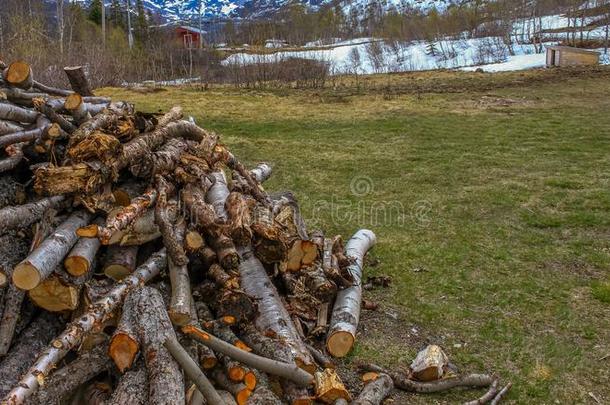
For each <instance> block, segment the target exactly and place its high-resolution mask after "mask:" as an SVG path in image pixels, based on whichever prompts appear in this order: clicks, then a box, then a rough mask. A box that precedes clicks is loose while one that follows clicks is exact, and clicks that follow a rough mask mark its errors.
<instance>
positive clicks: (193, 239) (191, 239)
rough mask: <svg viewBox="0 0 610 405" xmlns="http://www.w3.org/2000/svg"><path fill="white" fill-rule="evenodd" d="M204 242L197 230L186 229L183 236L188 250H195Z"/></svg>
mask: <svg viewBox="0 0 610 405" xmlns="http://www.w3.org/2000/svg"><path fill="white" fill-rule="evenodd" d="M204 244H205V242H204V240H203V237H202V236H201V234H200V233H199V232H196V231H188V232H187V233H186V236H185V245H186V249H187V250H188V251H190V252H196V251H197V250H199V249H200V248H201V247H203V245H204Z"/></svg>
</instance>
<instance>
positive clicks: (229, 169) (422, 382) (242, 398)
mask: <svg viewBox="0 0 610 405" xmlns="http://www.w3.org/2000/svg"><path fill="white" fill-rule="evenodd" d="M0 69H1V70H2V78H1V79H0V94H2V100H0V144H1V146H2V154H3V156H2V157H0V172H1V173H0V182H1V183H2V186H1V187H0V235H1V236H0V239H1V243H0V315H1V318H0V398H4V399H3V402H2V403H3V404H11V405H12V404H25V403H27V404H64V403H82V404H127V403H128V404H149V403H150V404H184V403H188V404H191V405H195V404H205V403H207V404H213V405H215V404H235V403H237V404H240V405H241V404H282V403H292V404H308V403H313V402H314V401H319V402H323V403H337V404H342V403H343V404H345V403H347V402H348V401H352V400H353V403H355V404H378V403H380V402H381V401H383V399H384V398H385V397H386V396H387V395H388V394H389V393H390V391H391V390H392V389H393V387H397V388H400V389H405V390H408V391H413V392H435V391H440V390H442V389H446V388H451V387H454V386H472V387H484V386H489V387H491V388H490V392H492V391H491V390H492V389H493V390H494V391H493V395H491V394H489V393H488V394H486V395H487V396H488V397H489V399H486V400H485V401H483V399H481V400H478V401H479V402H477V403H484V402H486V401H487V400H492V399H494V398H496V397H497V395H499V394H498V391H497V382H494V381H495V379H494V378H492V377H489V376H487V375H470V376H461V377H458V376H455V375H447V374H446V373H445V375H443V370H444V367H445V366H446V364H445V363H446V356H445V357H444V358H443V357H442V356H440V354H438V353H442V351H441V350H440V349H438V350H435V351H433V352H434V353H436V354H434V355H431V354H429V353H428V352H429V351H430V350H431V349H427V351H426V353H428V354H425V355H422V356H421V357H422V358H421V359H419V357H420V356H418V359H419V360H418V363H417V364H419V365H415V366H412V370H411V372H410V373H408V374H402V373H393V372H389V371H386V370H384V369H381V368H379V367H378V366H375V365H367V366H366V367H365V368H366V370H365V371H366V373H365V374H364V375H363V379H364V381H365V382H367V385H366V386H365V389H364V391H362V393H360V394H359V395H356V393H355V392H354V388H355V387H350V388H351V392H350V390H348V389H347V388H346V387H345V386H344V384H343V382H342V381H341V378H340V376H339V375H340V374H341V371H340V370H337V369H336V368H335V365H334V363H333V361H332V360H331V358H332V357H343V356H345V355H347V354H348V353H349V352H350V350H351V349H352V347H353V345H354V341H355V339H356V331H357V328H358V321H359V316H360V307H361V303H362V281H361V279H362V269H363V265H364V256H365V255H366V253H367V251H368V250H369V249H371V248H372V247H373V245H374V244H375V235H374V234H373V232H371V231H369V230H359V231H358V232H356V233H355V234H354V235H353V236H352V237H351V238H350V239H349V240H348V241H347V243H346V244H345V245H344V244H343V241H342V240H341V237H339V236H328V235H325V234H323V233H322V232H320V231H311V230H309V229H307V228H306V226H305V224H304V221H303V219H302V218H301V214H300V211H299V206H298V203H297V201H296V199H295V197H294V195H293V194H292V193H289V192H285V193H268V192H267V191H265V190H264V189H263V187H262V186H261V184H262V183H263V182H264V181H265V180H266V179H267V178H268V177H269V176H270V175H271V171H272V170H271V167H270V166H269V165H268V164H264V163H263V164H259V165H258V166H256V167H255V168H253V169H251V170H248V169H246V168H245V166H244V165H243V164H242V163H241V162H240V160H238V159H237V157H236V156H234V155H233V154H232V153H231V152H230V151H229V150H228V149H227V148H226V147H225V146H224V145H223V144H222V143H221V142H220V139H219V137H218V135H217V134H215V133H213V132H211V131H207V130H205V129H202V128H200V127H198V126H197V125H196V124H195V122H194V120H192V119H187V120H184V119H183V114H182V111H181V109H180V108H178V107H175V108H172V109H171V110H170V111H169V112H167V113H166V114H163V115H154V114H146V113H141V112H137V111H135V110H134V107H133V105H131V104H129V103H125V102H112V101H111V100H109V99H107V98H104V97H96V96H94V95H93V94H92V92H91V89H90V87H89V85H88V84H87V80H86V77H85V75H84V73H83V71H82V69H80V68H78V67H76V68H66V74H67V75H68V77H69V79H70V83H71V86H72V90H64V89H56V88H51V87H48V86H46V85H44V84H41V83H39V82H37V81H36V80H35V79H34V77H33V72H32V70H31V68H30V66H29V65H28V64H27V63H24V62H13V63H11V64H10V65H6V64H4V63H2V62H0ZM439 359H440V360H439ZM439 362H440V363H442V364H440V363H439ZM420 368H423V369H425V370H427V369H428V368H432V370H427V371H425V372H423V373H421V374H419V373H418V372H417V370H418V369H420ZM431 376H432V377H431ZM505 391H506V390H504V392H505ZM352 395H354V396H355V397H356V398H355V399H353V398H352ZM502 395H503V394H502Z"/></svg>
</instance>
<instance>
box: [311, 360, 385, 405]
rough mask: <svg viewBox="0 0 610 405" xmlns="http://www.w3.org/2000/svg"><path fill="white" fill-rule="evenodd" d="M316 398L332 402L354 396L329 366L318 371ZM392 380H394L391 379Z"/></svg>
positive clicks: (327, 402)
mask: <svg viewBox="0 0 610 405" xmlns="http://www.w3.org/2000/svg"><path fill="white" fill-rule="evenodd" d="M315 378H316V399H317V400H318V401H322V402H324V403H326V404H332V403H334V402H335V401H336V400H337V399H339V398H343V399H346V400H348V401H349V400H351V399H352V397H351V395H350V394H349V392H348V391H347V389H346V388H345V385H343V381H341V378H339V376H338V375H337V372H336V371H335V370H333V369H330V368H327V369H326V370H324V371H323V372H316V374H315ZM390 381H392V380H390Z"/></svg>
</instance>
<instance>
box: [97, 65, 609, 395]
mask: <svg viewBox="0 0 610 405" xmlns="http://www.w3.org/2000/svg"><path fill="white" fill-rule="evenodd" d="M359 80H361V79H359ZM354 83H355V82H354V79H345V80H341V81H339V82H338V83H335V89H324V90H319V91H314V90H290V89H289V90H273V91H271V90H270V91H263V90H236V89H232V88H213V89H211V90H208V91H198V90H197V89H195V88H187V89H182V90H179V89H168V90H165V91H159V92H155V93H150V94H141V93H135V92H131V91H128V90H117V89H105V90H103V91H102V93H104V94H110V95H112V96H113V97H116V98H122V99H127V100H131V101H134V102H135V103H136V105H137V107H138V108H139V109H141V110H145V111H151V112H152V111H156V110H159V109H161V110H167V109H168V108H169V107H170V106H173V105H182V106H184V107H185V110H186V112H187V114H192V115H193V116H194V117H195V118H196V120H197V122H198V123H199V124H200V125H202V126H204V127H206V128H210V129H213V130H216V131H218V132H219V133H221V134H222V135H223V139H224V142H225V143H226V144H228V145H229V146H230V147H231V148H232V149H233V151H234V152H236V154H237V155H238V156H240V157H241V158H242V160H244V161H245V162H246V163H248V164H251V165H253V164H255V163H256V162H259V161H267V162H270V163H271V164H272V165H273V166H274V175H273V177H272V179H271V180H270V181H269V182H268V184H266V188H267V189H268V190H278V191H279V190H287V189H290V190H293V191H295V192H296V194H297V196H298V197H299V199H300V202H301V205H302V209H303V213H304V214H305V216H306V217H307V219H308V220H309V224H310V226H312V227H314V226H319V227H320V228H323V229H325V230H326V231H327V233H333V234H334V233H340V234H342V235H343V236H344V237H345V238H347V237H349V236H350V235H351V233H353V232H354V231H355V230H356V229H357V228H358V227H369V228H371V229H373V230H374V231H375V233H376V234H377V235H378V245H377V246H376V248H375V249H374V251H373V253H372V254H371V257H372V258H374V259H376V260H375V262H376V265H375V266H370V267H368V268H367V270H366V271H367V272H368V274H387V275H390V276H392V279H393V284H392V286H391V287H390V288H388V289H378V290H374V291H372V292H368V293H367V298H369V299H373V300H376V301H378V302H379V303H380V308H379V310H378V311H376V312H371V311H364V312H363V321H362V325H361V326H362V332H361V335H360V337H359V340H358V343H357V347H356V349H355V350H354V352H353V354H352V355H350V357H349V359H348V360H347V361H348V364H349V365H353V364H355V363H357V362H358V361H374V362H376V363H379V364H381V365H384V366H388V367H394V368H398V367H406V366H408V365H409V363H410V361H411V359H412V358H413V356H414V354H415V353H416V352H417V350H418V349H420V348H421V347H422V346H423V345H424V344H426V343H438V344H440V345H442V346H443V347H444V348H445V349H446V351H447V353H448V354H449V356H450V357H451V359H452V361H453V362H454V363H455V364H456V365H457V366H458V367H459V368H460V369H461V370H462V371H471V372H476V371H489V372H497V373H498V374H499V375H500V376H501V377H502V378H503V381H507V380H510V381H512V382H513V384H514V385H513V389H512V390H511V392H510V395H509V396H508V400H509V401H507V402H509V403H510V402H512V403H522V404H542V403H552V404H555V403H557V404H574V403H595V402H594V399H593V398H592V397H591V396H590V394H589V393H592V394H593V395H594V396H595V397H596V398H598V399H599V400H600V401H601V403H608V402H610V371H609V370H610V356H609V354H610V272H609V271H608V269H609V265H610V97H609V94H610V69H601V68H600V69H596V70H594V71H577V70H569V71H560V70H553V71H543V72H540V71H538V72H528V73H506V74H496V75H490V74H477V73H451V72H439V73H421V74H412V75H392V76H378V77H369V78H366V79H365V80H361V81H360V87H359V88H357V87H355V84H354ZM349 378H355V376H351V377H349ZM478 394H479V392H476V391H468V392H464V391H455V392H451V393H444V394H439V395H433V396H423V395H411V394H396V395H395V396H394V398H395V402H394V403H397V404H402V403H407V402H409V403H414V404H418V403H421V404H425V403H458V402H460V401H462V402H463V401H465V400H469V399H473V398H475V397H476V396H477V395H478Z"/></svg>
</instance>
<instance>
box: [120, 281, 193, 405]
mask: <svg viewBox="0 0 610 405" xmlns="http://www.w3.org/2000/svg"><path fill="white" fill-rule="evenodd" d="M131 294H133V295H134V296H135V297H134V299H135V300H136V304H135V308H136V313H137V314H138V315H137V317H136V318H135V327H136V331H137V335H138V338H139V341H140V343H141V345H142V354H143V356H144V361H145V363H146V368H147V369H148V377H149V391H148V395H149V403H150V404H151V405H161V404H167V405H173V404H182V403H184V381H183V378H182V373H181V371H180V368H179V366H178V364H177V363H176V362H175V361H174V359H173V358H172V356H171V355H170V353H169V352H168V350H167V349H166V348H165V347H164V346H163V344H164V342H165V341H166V340H167V339H168V338H170V339H176V335H175V333H174V329H173V327H172V324H171V321H170V320H169V317H168V315H167V312H166V310H165V304H164V302H163V298H162V297H161V294H160V293H159V291H157V290H156V289H154V288H150V287H142V288H138V289H135V290H134V291H133V292H132V293H131Z"/></svg>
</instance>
